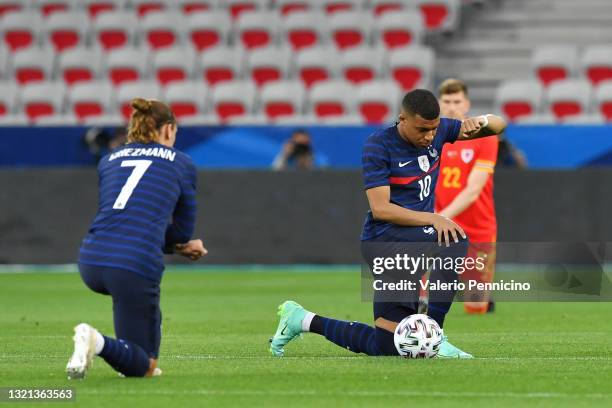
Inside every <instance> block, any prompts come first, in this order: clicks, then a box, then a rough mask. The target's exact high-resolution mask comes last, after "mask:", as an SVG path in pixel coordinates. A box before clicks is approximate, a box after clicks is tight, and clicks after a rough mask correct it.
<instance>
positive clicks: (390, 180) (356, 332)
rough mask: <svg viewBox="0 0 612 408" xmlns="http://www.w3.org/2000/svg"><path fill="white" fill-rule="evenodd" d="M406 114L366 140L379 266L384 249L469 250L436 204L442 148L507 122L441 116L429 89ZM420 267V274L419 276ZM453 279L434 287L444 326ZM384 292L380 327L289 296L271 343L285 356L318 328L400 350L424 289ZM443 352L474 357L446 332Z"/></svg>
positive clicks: (370, 227) (369, 251) (349, 340)
mask: <svg viewBox="0 0 612 408" xmlns="http://www.w3.org/2000/svg"><path fill="white" fill-rule="evenodd" d="M398 119H399V120H398V122H397V124H396V125H395V126H392V127H389V128H386V129H381V130H378V131H376V132H374V134H372V135H371V136H370V137H369V138H368V139H367V140H366V142H365V145H364V148H363V158H362V160H363V177H364V183H365V189H366V195H367V198H368V202H369V204H370V209H371V211H369V212H368V215H367V217H366V220H365V223H364V226H363V231H362V235H361V241H362V253H363V256H364V258H365V261H366V262H367V263H368V265H369V266H370V267H372V265H373V260H374V258H375V257H376V256H379V255H381V254H384V255H388V256H390V257H392V256H393V254H394V253H396V254H399V253H400V252H399V251H396V250H398V249H399V250H400V251H401V248H404V250H407V251H408V252H409V255H412V256H414V257H419V256H421V255H422V254H423V253H425V254H427V256H430V257H432V256H433V257H439V258H441V259H449V258H450V259H459V258H463V257H465V255H466V252H467V237H466V235H465V233H464V232H463V230H462V229H461V227H459V226H458V225H457V224H455V223H454V222H453V221H452V220H450V219H448V218H445V217H443V216H441V215H438V214H435V213H434V212H433V211H434V194H433V192H434V191H435V186H436V182H437V179H438V172H439V168H440V153H441V152H442V147H443V146H444V144H445V143H454V142H455V141H458V140H467V139H474V138H478V137H485V136H492V135H497V134H500V133H501V132H502V131H503V130H504V128H505V127H506V123H505V121H504V120H503V119H501V118H500V117H498V116H494V115H485V116H479V117H475V118H470V119H467V120H465V121H463V122H461V121H458V120H454V119H448V118H440V106H439V103H438V100H437V99H436V97H435V96H434V95H433V94H432V93H431V92H429V91H427V90H423V89H416V90H414V91H412V92H409V93H407V94H406V95H405V96H404V98H403V100H402V108H401V112H400V114H399V117H398ZM377 245H382V248H383V249H382V252H381V251H379V250H377V249H376V248H380V247H377ZM406 248H407V249H406ZM410 251H413V252H414V253H411V254H410ZM424 272H425V270H422V271H419V273H420V274H422V273H424ZM420 274H417V275H416V276H415V277H414V279H413V281H418V280H419V279H420V276H421V275H420ZM456 279H457V272H456V271H455V269H450V270H449V269H433V270H431V275H430V279H429V280H430V282H435V283H438V284H448V283H452V282H454V281H456ZM439 286H441V287H444V285H439ZM449 287H450V289H448V288H449ZM452 287H453V286H452V285H447V286H446V288H444V289H439V290H436V289H434V290H432V289H430V293H429V296H430V303H429V308H428V315H429V316H430V317H431V318H432V319H434V320H435V321H436V322H437V323H438V324H439V325H440V327H441V328H443V327H444V318H445V316H446V314H447V312H448V311H449V309H450V306H451V304H452V301H453V298H454V296H455V292H456V290H455V289H452ZM377 295H379V294H378V293H374V302H373V306H374V307H373V309H374V324H375V327H371V326H368V325H366V324H363V323H359V322H348V321H342V320H335V319H330V318H327V317H323V316H320V315H317V314H315V313H312V312H310V311H307V310H306V309H304V308H303V307H302V306H300V305H299V304H297V303H296V302H293V301H286V302H284V303H283V304H282V305H280V306H279V313H278V314H279V316H280V322H279V325H278V328H277V330H276V333H275V334H274V336H273V337H272V339H271V347H270V351H271V352H272V354H273V355H274V356H282V355H283V354H284V347H285V345H286V344H287V343H288V342H289V341H291V340H292V339H293V338H295V337H296V336H298V335H300V334H301V333H303V332H312V333H317V334H320V335H322V336H325V338H327V339H328V340H329V341H331V342H333V343H335V344H337V345H338V346H340V347H343V348H346V349H348V350H350V351H353V352H355V353H365V354H368V355H371V356H380V355H399V352H398V351H397V349H396V348H395V345H394V342H393V332H394V331H395V328H396V327H397V324H398V323H399V322H400V321H401V320H402V319H404V318H405V317H407V316H409V315H412V314H415V313H417V308H418V289H416V290H414V291H413V293H410V294H409V295H410V296H408V298H407V299H401V300H390V299H388V298H386V297H385V296H382V295H381V296H377ZM438 356H439V357H446V358H472V356H471V355H470V354H468V353H466V352H463V351H461V350H460V349H458V348H457V347H455V346H453V345H452V344H451V343H450V342H449V341H448V339H447V337H446V335H443V342H442V344H441V345H440V349H439V352H438Z"/></svg>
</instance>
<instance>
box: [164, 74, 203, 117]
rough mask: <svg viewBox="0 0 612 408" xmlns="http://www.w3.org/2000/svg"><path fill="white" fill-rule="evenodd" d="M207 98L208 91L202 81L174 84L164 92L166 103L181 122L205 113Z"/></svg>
mask: <svg viewBox="0 0 612 408" xmlns="http://www.w3.org/2000/svg"><path fill="white" fill-rule="evenodd" d="M207 98H208V89H207V87H206V85H204V84H203V83H202V82H201V81H183V82H173V83H171V84H169V85H168V86H167V87H166V89H165V90H164V101H165V102H166V103H167V104H168V105H170V108H171V109H172V111H173V112H174V115H175V116H176V117H177V119H179V121H180V120H182V119H183V118H187V117H193V116H197V115H200V114H202V113H204V112H205V111H206V108H207V105H206V104H207Z"/></svg>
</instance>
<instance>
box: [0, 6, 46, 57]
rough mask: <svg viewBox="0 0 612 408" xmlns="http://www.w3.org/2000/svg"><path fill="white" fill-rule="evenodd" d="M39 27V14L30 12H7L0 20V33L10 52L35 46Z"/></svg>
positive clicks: (40, 24)
mask: <svg viewBox="0 0 612 408" xmlns="http://www.w3.org/2000/svg"><path fill="white" fill-rule="evenodd" d="M41 26H42V18H41V16H40V14H39V13H38V12H35V11H30V10H23V11H12V12H7V13H4V15H2V18H1V19H0V32H1V33H2V37H3V39H4V42H5V44H6V45H7V47H8V48H9V49H10V50H12V51H15V50H18V49H21V48H28V47H30V46H32V45H35V44H36V43H37V42H38V36H39V30H40V27H41Z"/></svg>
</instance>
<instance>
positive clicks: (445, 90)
mask: <svg viewBox="0 0 612 408" xmlns="http://www.w3.org/2000/svg"><path fill="white" fill-rule="evenodd" d="M458 92H463V94H464V95H465V96H467V95H468V89H467V85H466V84H465V82H463V81H462V80H460V79H455V78H449V79H445V80H444V81H443V82H442V83H441V84H440V87H439V88H438V93H439V94H440V96H442V95H450V94H454V93H458Z"/></svg>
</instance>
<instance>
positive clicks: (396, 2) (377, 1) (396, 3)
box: [370, 0, 408, 16]
mask: <svg viewBox="0 0 612 408" xmlns="http://www.w3.org/2000/svg"><path fill="white" fill-rule="evenodd" d="M407 6H408V4H407V2H406V1H402V0H370V7H372V11H373V12H374V15H376V16H381V15H383V14H386V13H387V12H391V13H390V14H393V13H396V12H399V11H401V10H402V9H404V8H406V7H407Z"/></svg>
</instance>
